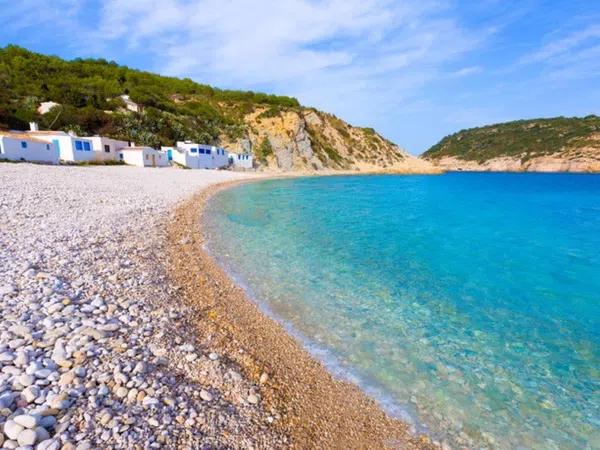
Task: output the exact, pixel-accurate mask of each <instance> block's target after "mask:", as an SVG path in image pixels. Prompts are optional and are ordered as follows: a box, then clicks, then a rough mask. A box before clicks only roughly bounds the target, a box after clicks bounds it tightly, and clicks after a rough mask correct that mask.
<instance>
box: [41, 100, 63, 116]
mask: <svg viewBox="0 0 600 450" xmlns="http://www.w3.org/2000/svg"><path fill="white" fill-rule="evenodd" d="M55 106H60V103H56V102H42V103H40V106H38V109H37V112H38V113H40V114H46V113H47V112H50V110H51V109H52V108H54V107H55Z"/></svg>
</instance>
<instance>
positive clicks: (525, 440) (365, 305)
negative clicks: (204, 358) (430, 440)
mask: <svg viewBox="0 0 600 450" xmlns="http://www.w3.org/2000/svg"><path fill="white" fill-rule="evenodd" d="M207 211H208V214H207V216H208V217H207V233H208V236H209V243H208V249H209V251H211V252H212V253H213V254H214V255H216V256H217V257H218V258H219V259H220V261H221V262H222V264H224V266H225V267H226V268H227V269H228V270H229V271H230V273H231V274H232V275H233V276H234V277H235V278H236V279H237V280H238V281H239V282H240V283H242V284H243V285H244V286H245V287H246V289H247V290H248V292H249V293H250V294H251V295H252V296H253V297H254V298H255V299H256V300H257V301H258V302H259V303H260V304H261V305H262V306H263V308H264V309H265V310H267V311H268V312H269V313H271V314H273V315H274V316H275V317H276V318H277V319H279V320H280V321H281V322H282V323H284V324H285V325H286V326H287V327H288V328H289V329H290V330H291V331H293V332H294V333H296V335H297V336H298V337H299V338H301V339H303V342H304V344H305V345H306V346H307V348H309V350H311V351H312V352H313V353H315V354H316V356H318V357H320V358H322V359H323V360H324V361H325V362H326V363H327V364H328V366H329V367H330V368H331V369H332V370H334V371H336V372H337V374H338V375H341V376H344V377H346V378H348V379H351V380H353V381H355V382H357V383H359V384H360V385H361V386H362V387H363V388H364V389H365V390H366V391H367V392H369V393H370V394H371V395H373V396H375V397H377V399H378V400H379V401H381V402H382V403H383V405H384V406H385V407H386V408H388V410H389V411H390V412H391V413H393V414H399V415H401V416H402V417H403V418H405V419H407V418H410V419H411V420H413V422H414V424H415V426H416V428H417V429H418V430H419V431H422V432H426V433H428V434H430V435H431V436H432V437H434V438H435V439H438V440H440V441H446V442H447V443H448V444H450V445H451V446H452V447H459V446H464V447H488V448H520V447H522V448H532V449H534V448H535V449H553V448H561V449H584V448H600V176H596V175H562V174H561V175H557V174H553V175H550V174H465V173H461V174H459V173H457V174H447V175H443V176H362V177H350V176H349V177H319V178H302V179H293V180H271V181H264V182H259V183H254V184H247V185H242V186H239V187H235V188H232V189H229V190H226V191H223V192H222V193H220V194H218V195H217V196H216V197H215V198H214V199H213V200H212V201H211V203H210V205H209V207H208V210H207Z"/></svg>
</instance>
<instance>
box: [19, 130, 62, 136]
mask: <svg viewBox="0 0 600 450" xmlns="http://www.w3.org/2000/svg"><path fill="white" fill-rule="evenodd" d="M27 134H60V135H64V136H69V135H68V134H67V133H65V132H64V131H60V130H38V131H27Z"/></svg>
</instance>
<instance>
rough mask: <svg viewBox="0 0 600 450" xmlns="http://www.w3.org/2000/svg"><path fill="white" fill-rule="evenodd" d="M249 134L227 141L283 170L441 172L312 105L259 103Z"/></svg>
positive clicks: (261, 164) (247, 119)
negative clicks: (280, 107) (302, 106)
mask: <svg viewBox="0 0 600 450" xmlns="http://www.w3.org/2000/svg"><path fill="white" fill-rule="evenodd" d="M243 122H244V124H245V129H246V130H245V133H244V136H243V137H241V138H237V139H229V138H228V137H227V136H226V135H223V136H221V144H222V145H224V146H225V147H227V148H230V149H232V150H233V151H238V152H242V151H246V152H252V153H253V154H254V158H255V161H256V165H257V167H258V168H259V169H268V170H281V171H308V172H311V171H322V170H349V171H361V172H373V171H389V172H408V173H410V172H435V171H436V169H435V168H434V167H433V165H432V164H431V163H429V162H427V161H423V160H420V159H418V158H416V157H414V156H412V155H410V154H408V153H407V152H406V151H404V150H402V149H401V148H400V147H398V146H397V145H395V144H394V143H392V142H390V141H388V140H386V139H385V138H383V137H382V136H380V135H379V134H378V133H377V132H375V131H374V130H373V129H371V128H359V127H353V126H351V125H349V124H347V123H346V122H344V121H342V120H340V119H338V118H337V117H335V116H333V115H331V114H327V113H324V112H321V111H317V110H316V109H312V108H284V109H276V108H265V107H259V108H256V109H255V110H254V111H252V112H250V113H248V114H246V115H245V116H244V118H243Z"/></svg>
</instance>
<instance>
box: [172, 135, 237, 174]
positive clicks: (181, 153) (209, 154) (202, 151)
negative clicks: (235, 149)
mask: <svg viewBox="0 0 600 450" xmlns="http://www.w3.org/2000/svg"><path fill="white" fill-rule="evenodd" d="M164 150H166V152H167V155H168V157H169V158H170V159H172V160H173V161H174V162H176V163H177V164H180V165H182V166H185V167H189V168H190V169H220V168H224V167H227V166H228V165H229V154H228V152H227V150H225V149H224V148H221V147H215V146H212V145H204V144H197V143H195V142H190V141H185V142H181V141H179V142H177V146H176V147H174V148H173V147H165V148H164Z"/></svg>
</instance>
